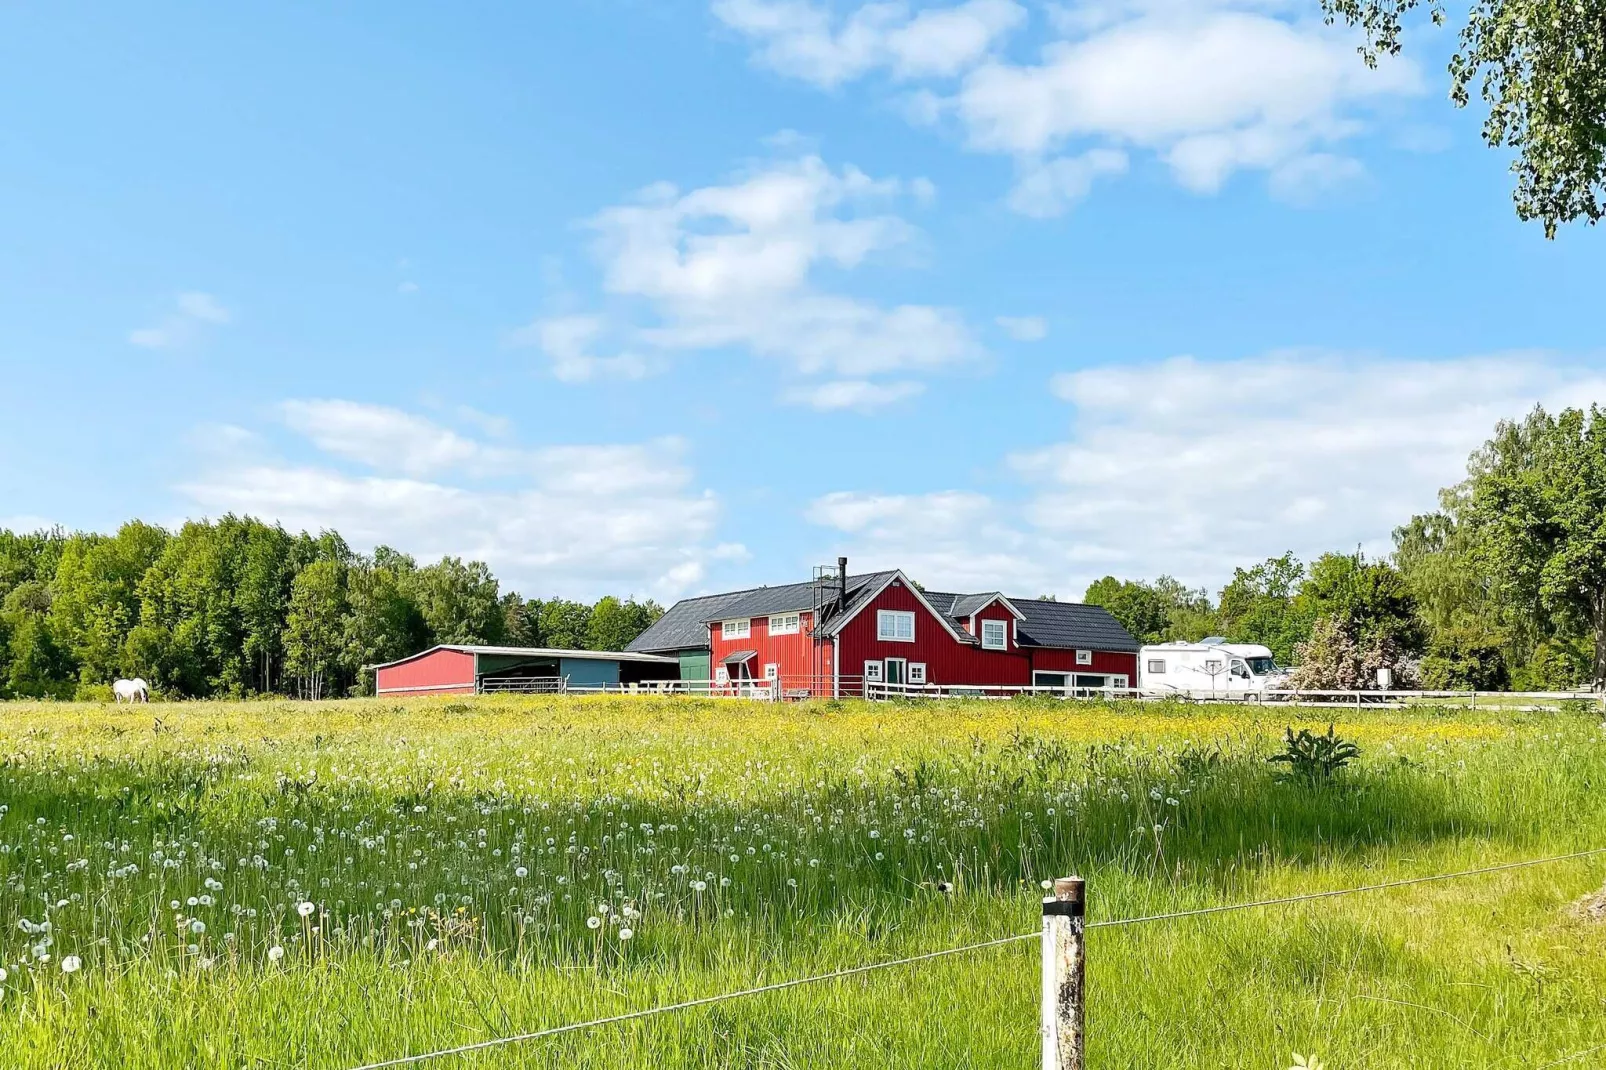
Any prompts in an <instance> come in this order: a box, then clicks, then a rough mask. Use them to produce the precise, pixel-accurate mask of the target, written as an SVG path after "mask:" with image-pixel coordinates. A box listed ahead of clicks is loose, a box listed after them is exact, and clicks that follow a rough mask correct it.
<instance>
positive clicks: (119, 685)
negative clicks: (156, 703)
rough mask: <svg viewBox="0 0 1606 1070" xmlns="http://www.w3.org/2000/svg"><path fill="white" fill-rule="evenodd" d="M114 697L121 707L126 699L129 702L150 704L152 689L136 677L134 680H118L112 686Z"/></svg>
mask: <svg viewBox="0 0 1606 1070" xmlns="http://www.w3.org/2000/svg"><path fill="white" fill-rule="evenodd" d="M112 696H113V697H114V698H115V699H116V700H117V704H118V705H119V706H121V705H122V704H123V701H124V700H125V699H126V700H127V701H129V702H149V701H150V700H151V689H150V685H149V684H147V683H146V682H145V681H144V680H141V679H140V678H139V677H137V676H136V677H134V678H133V679H132V680H118V681H117V682H116V683H114V684H112Z"/></svg>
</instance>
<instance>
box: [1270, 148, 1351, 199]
mask: <svg viewBox="0 0 1606 1070" xmlns="http://www.w3.org/2000/svg"><path fill="white" fill-rule="evenodd" d="M1365 177H1366V167H1365V165H1364V164H1362V163H1361V161H1359V160H1356V159H1352V158H1350V157H1348V156H1338V155H1334V154H1333V153H1330V152H1313V153H1310V154H1309V155H1306V156H1301V157H1298V158H1297V159H1293V160H1290V161H1288V162H1287V163H1284V164H1280V165H1279V166H1277V167H1276V168H1275V169H1273V171H1272V172H1271V176H1270V177H1269V178H1268V179H1267V185H1268V186H1269V187H1270V188H1271V192H1272V194H1273V195H1275V196H1277V197H1280V198H1281V199H1283V200H1285V201H1288V202H1289V203H1290V204H1315V203H1316V202H1317V201H1320V200H1322V199H1323V198H1324V197H1326V196H1328V195H1329V194H1331V193H1333V192H1334V191H1335V190H1338V189H1341V188H1343V187H1345V186H1349V185H1352V184H1353V183H1355V182H1357V181H1359V180H1361V179H1363V178H1365Z"/></svg>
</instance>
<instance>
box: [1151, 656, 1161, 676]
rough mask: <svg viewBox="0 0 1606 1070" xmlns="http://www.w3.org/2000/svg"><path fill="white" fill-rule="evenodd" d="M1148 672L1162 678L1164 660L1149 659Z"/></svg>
mask: <svg viewBox="0 0 1606 1070" xmlns="http://www.w3.org/2000/svg"><path fill="white" fill-rule="evenodd" d="M1148 671H1149V672H1152V673H1154V674H1156V675H1158V676H1164V675H1165V659H1164V658H1150V659H1149V667H1148Z"/></svg>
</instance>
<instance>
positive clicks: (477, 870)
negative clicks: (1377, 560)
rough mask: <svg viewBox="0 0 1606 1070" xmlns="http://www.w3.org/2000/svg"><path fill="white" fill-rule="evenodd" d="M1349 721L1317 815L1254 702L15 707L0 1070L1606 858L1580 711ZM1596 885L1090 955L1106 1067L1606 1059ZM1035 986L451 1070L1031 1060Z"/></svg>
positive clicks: (242, 1054)
mask: <svg viewBox="0 0 1606 1070" xmlns="http://www.w3.org/2000/svg"><path fill="white" fill-rule="evenodd" d="M1349 716H1350V718H1351V719H1350V720H1348V721H1344V722H1341V723H1340V724H1339V726H1338V727H1339V731H1340V732H1341V733H1342V734H1344V735H1346V736H1349V737H1350V738H1354V739H1357V740H1358V741H1359V742H1360V744H1361V746H1362V750H1363V754H1362V759H1361V761H1360V762H1359V764H1358V765H1357V767H1355V768H1353V769H1352V770H1349V771H1346V772H1345V773H1344V774H1341V775H1340V776H1339V777H1338V778H1335V780H1334V781H1332V782H1331V783H1323V784H1314V785H1312V784H1294V783H1284V782H1281V781H1279V780H1278V779H1277V778H1276V777H1275V775H1274V772H1273V767H1271V766H1268V764H1267V763H1266V761H1265V759H1266V757H1267V756H1269V755H1270V754H1271V753H1273V751H1274V750H1275V749H1276V747H1277V746H1278V740H1279V737H1280V735H1281V732H1282V729H1283V727H1284V723H1285V722H1284V721H1283V720H1281V719H1278V720H1262V719H1260V714H1259V713H1258V711H1255V710H1252V709H1243V710H1226V711H1223V710H1222V709H1220V708H1212V709H1211V710H1210V711H1209V712H1208V713H1207V714H1205V715H1203V716H1201V715H1200V714H1199V712H1198V710H1197V709H1190V708H1188V707H1184V706H1178V707H1169V708H1168V707H1151V706H1143V707H1135V706H1125V705H1101V704H1085V705H1083V704H1072V705H1068V704H1061V703H1057V702H1032V701H1020V702H1008V703H985V702H970V703H967V702H953V703H943V704H937V705H930V706H928V705H920V706H910V707H903V706H897V705H867V704H863V703H819V704H811V705H805V706H771V705H765V704H745V703H720V702H712V703H711V702H706V701H696V700H678V699H669V700H666V699H660V698H640V699H629V698H607V699H566V698H549V699H517V698H497V699H486V700H475V701H460V700H459V701H433V702H417V703H408V704H406V705H397V704H394V703H387V702H384V701H377V700H375V701H356V702H343V703H329V704H324V705H320V706H309V705H302V704H285V703H279V704H270V703H261V704H253V703H236V704H229V703H196V704H184V705H160V706H151V707H144V708H138V709H130V708H126V707H125V708H122V709H117V708H109V707H104V706H88V705H77V706H68V705H35V706H27V705H11V706H0V806H3V807H5V811H4V813H3V814H0V926H3V928H0V933H3V935H0V964H3V965H4V968H5V969H6V970H7V972H8V977H7V979H6V980H5V981H4V982H0V993H3V994H0V1052H9V1053H15V1054H14V1056H8V1058H7V1059H5V1060H0V1062H3V1063H4V1064H5V1065H8V1066H9V1065H12V1064H13V1063H15V1065H18V1066H24V1067H45V1066H62V1065H72V1066H129V1067H168V1066H239V1065H248V1064H249V1065H255V1064H257V1063H263V1064H266V1065H289V1066H307V1065H310V1066H330V1067H338V1066H342V1065H352V1064H355V1063H358V1062H361V1061H364V1060H367V1059H371V1058H380V1057H384V1056H389V1055H395V1054H401V1053H403V1052H406V1051H410V1050H422V1049H429V1048H434V1047H441V1046H448V1045H450V1044H453V1043H458V1042H463V1041H467V1040H474V1039H481V1038H484V1037H488V1036H495V1035H499V1034H504V1033H509V1032H517V1031H523V1030H528V1029H531V1028H538V1027H541V1026H543V1025H552V1024H561V1023H563V1022H566V1021H571V1020H579V1019H583V1018H588V1017H592V1016H595V1015H599V1014H606V1013H614V1012H617V1011H620V1010H624V1009H629V1008H635V1007H644V1006H650V1005H653V1004H655V1003H658V1002H665V1001H671V1000H675V999H680V998H685V997H688V996H695V995H705V994H711V993H714V992H718V991H725V990H732V989H738V988H745V987H748V986H750V985H752V984H754V983H758V982H762V981H765V980H775V979H781V978H784V977H791V976H801V975H806V974H812V973H817V972H822V971H826V970H830V969H833V968H837V967H840V966H845V965H854V964H858V963H860V962H865V961H875V960H878V959H883V958H890V957H894V956H898V955H902V954H906V953H914V952H919V951H924V950H932V949H936V948H940V947H946V946H953V945H957V944H961V943H966V942H970V941H973V940H977V939H987V938H991V937H995V936H1000V935H1005V934H1009V933H1014V932H1029V931H1031V930H1032V929H1033V928H1034V927H1035V925H1036V909H1037V898H1038V896H1040V894H1041V893H1040V890H1039V888H1038V882H1039V881H1041V880H1044V879H1047V878H1050V877H1053V876H1055V875H1059V874H1063V873H1067V872H1072V871H1076V872H1081V873H1083V874H1084V875H1086V876H1088V877H1089V879H1090V887H1091V889H1092V912H1093V914H1094V916H1095V917H1099V916H1103V917H1118V916H1128V915H1133V914H1139V913H1150V912H1154V911H1157V910H1163V909H1175V908H1178V907H1183V906H1190V905H1203V904H1207V903H1214V902H1220V901H1228V900H1234V899H1239V898H1249V897H1264V896H1274V895H1280V894H1286V893H1289V892H1292V891H1299V890H1308V889H1313V888H1322V887H1336V886H1345V885H1349V884H1356V883H1371V882H1374V881H1378V880H1383V879H1387V878H1390V877H1396V876H1409V875H1413V874H1417V873H1428V872H1439V871H1444V870H1448V869H1457V868H1468V867H1470V866H1474V865H1480V864H1486V863H1488V862H1491V861H1503V860H1509V859H1514V858H1519V857H1523V856H1528V855H1534V854H1544V853H1553V852H1560V851H1565V850H1574V849H1579V848H1584V847H1594V846H1603V845H1606V820H1603V819H1606V798H1603V796H1602V792H1601V786H1602V783H1603V782H1606V732H1603V731H1602V728H1601V726H1600V725H1599V724H1598V722H1596V721H1595V720H1594V719H1593V718H1588V719H1586V718H1577V717H1574V718H1558V717H1557V716H1555V715H1520V714H1498V713H1493V712H1483V711H1479V712H1478V713H1472V712H1470V711H1457V712H1455V713H1441V712H1436V711H1432V710H1427V711H1408V712H1378V713H1362V714H1350V715H1349ZM1323 727H1325V726H1323ZM1603 873H1606V862H1595V863H1589V862H1576V863H1566V864H1560V865H1556V866H1553V867H1547V868H1546V869H1544V870H1542V871H1541V870H1532V871H1520V872H1513V873H1507V874H1501V875H1498V876H1493V877H1485V878H1477V879H1475V880H1472V881H1468V882H1464V883H1456V884H1454V885H1435V886H1426V887H1422V888H1413V889H1404V890H1399V891H1393V892H1387V893H1376V894H1372V895H1370V896H1367V897H1365V898H1364V899H1362V898H1356V899H1345V900H1333V901H1327V902H1324V903H1320V904H1311V905H1306V906H1300V907H1280V908H1274V909H1271V910H1266V911H1258V912H1251V913H1246V914H1235V915H1226V916H1221V917H1216V918H1210V919H1199V920H1197V921H1187V922H1177V923H1167V924H1165V925H1162V926H1156V927H1153V928H1146V929H1141V930H1136V929H1134V930H1111V931H1108V932H1098V933H1095V939H1094V943H1093V946H1092V960H1091V961H1092V965H1091V979H1090V980H1091V990H1092V993H1093V994H1092V1000H1093V1002H1092V1006H1091V1008H1090V1021H1091V1023H1092V1030H1093V1034H1092V1035H1093V1040H1092V1045H1091V1047H1092V1058H1093V1062H1094V1065H1095V1066H1100V1067H1115V1066H1133V1067H1137V1066H1145V1067H1150V1066H1160V1065H1166V1066H1170V1065H1175V1066H1199V1067H1205V1066H1212V1067H1214V1066H1223V1065H1233V1066H1239V1065H1242V1066H1279V1067H1281V1066H1286V1065H1287V1061H1286V1060H1287V1059H1288V1057H1289V1054H1290V1053H1291V1052H1292V1051H1294V1050H1299V1051H1306V1050H1308V1049H1316V1050H1317V1051H1318V1052H1319V1053H1320V1054H1321V1055H1322V1057H1323V1058H1324V1060H1325V1061H1326V1062H1327V1064H1328V1066H1330V1067H1333V1068H1335V1070H1337V1068H1338V1067H1343V1066H1379V1067H1381V1066H1400V1065H1421V1066H1457V1065H1477V1066H1482V1065H1489V1064H1492V1063H1494V1062H1496V1061H1498V1060H1508V1061H1509V1064H1510V1065H1518V1066H1520V1065H1538V1064H1541V1063H1543V1062H1544V1061H1545V1058H1547V1057H1548V1058H1555V1057H1560V1056H1561V1055H1564V1054H1567V1053H1568V1052H1569V1051H1572V1050H1579V1049H1582V1048H1584V1047H1587V1046H1588V1043H1606V1002H1603V1000H1606V966H1603V959H1606V956H1603V955H1602V951H1606V938H1603V936H1602V934H1601V932H1600V931H1599V928H1600V927H1599V926H1591V925H1590V924H1588V923H1585V922H1583V921H1578V920H1574V919H1572V918H1570V917H1569V915H1568V914H1567V913H1566V911H1565V909H1564V908H1565V906H1566V904H1567V903H1568V902H1570V901H1571V900H1572V899H1574V898H1576V897H1577V896H1579V895H1581V894H1583V893H1584V892H1585V891H1588V890H1590V887H1591V885H1593V886H1596V887H1598V886H1599V884H1600V883H1601V880H1602V876H1603ZM46 925H48V929H45V928H44V926H46ZM1031 954H1032V950H1031V945H1030V943H1027V944H1023V945H1015V946H1011V947H1008V948H1000V949H994V950H990V951H985V952H979V953H977V954H976V955H975V956H974V957H967V958H964V959H958V960H946V961H943V962H940V963H933V964H927V965H922V966H919V967H914V968H910V969H908V970H907V971H901V970H893V971H886V972H883V973H878V974H873V975H868V976H866V977H864V978H861V979H857V980H854V981H851V982H837V983H832V984H828V985H824V986H821V987H819V988H812V989H799V990H793V991H789V992H786V993H782V994H778V995H774V996H765V997H760V998H756V999H753V1000H750V1001H746V1002H743V1003H736V1004H730V1005H725V1006H721V1007H719V1008H716V1009H708V1010H701V1011H696V1012H689V1013H687V1014H684V1015H677V1016H674V1018H673V1020H671V1019H670V1018H664V1019H657V1020H654V1021H651V1022H646V1023H642V1024H639V1025H632V1026H626V1027H616V1028H611V1029H608V1030H605V1031H601V1032H598V1033H596V1034H592V1035H577V1036H572V1037H567V1038H563V1039H560V1040H556V1041H543V1042H538V1043H537V1044H536V1045H535V1046H533V1047H531V1048H529V1049H524V1050H504V1051H499V1052H491V1053H486V1054H482V1055H479V1056H475V1057H473V1059H472V1062H469V1061H468V1060H463V1061H462V1064H465V1065H476V1066H504V1065H505V1066H515V1065H518V1066H522V1065H528V1064H530V1063H534V1064H536V1065H547V1064H550V1065H554V1066H557V1065H563V1066H598V1067H601V1066H616V1065H644V1066H645V1065H653V1066H668V1067H694V1066H695V1067H701V1066H732V1065H737V1066H775V1067H783V1066H833V1065H840V1066H858V1065H864V1064H868V1063H875V1064H889V1065H890V1064H898V1065H908V1066H922V1065H932V1066H936V1065H941V1066H987V1067H992V1066H998V1067H1004V1066H1021V1065H1028V1064H1029V1063H1030V1062H1031V1059H1032V1055H1031V1052H1032V1049H1033V1046H1034V1044H1035V1035H1036V1034H1035V1019H1034V1014H1035V1011H1034V1008H1035V1000H1036V993H1035V985H1036V973H1035V970H1034V965H1033V962H1032V960H1031ZM69 956H72V957H73V958H75V959H76V960H77V961H78V962H79V963H80V968H79V969H77V970H76V971H75V972H72V973H67V972H65V971H64V970H63V969H62V966H63V964H64V963H66V962H67V961H68V957H69ZM448 1065H451V1064H450V1063H449V1064H448Z"/></svg>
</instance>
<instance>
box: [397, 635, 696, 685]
mask: <svg viewBox="0 0 1606 1070" xmlns="http://www.w3.org/2000/svg"><path fill="white" fill-rule="evenodd" d="M372 668H373V670H374V693H375V694H378V695H396V696H400V695H472V694H475V693H476V692H481V691H520V690H530V689H539V687H540V686H541V685H543V684H551V685H556V684H557V683H558V682H559V681H562V684H563V686H565V687H575V688H588V687H613V686H614V685H616V684H630V683H637V682H640V681H643V680H653V681H656V680H673V679H676V678H677V677H678V676H679V674H680V666H679V665H678V664H677V663H676V661H675V659H673V658H663V657H657V656H654V655H652V654H643V653H623V652H616V651H609V650H548V649H544V648H534V647H517V646H471V645H467V644H457V643H447V644H443V645H441V646H433V647H430V648H429V649H428V650H422V651H420V652H418V653H417V654H412V655H409V656H408V657H405V658H401V659H399V660H397V661H391V662H387V663H385V664H384V665H375V666H372Z"/></svg>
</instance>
